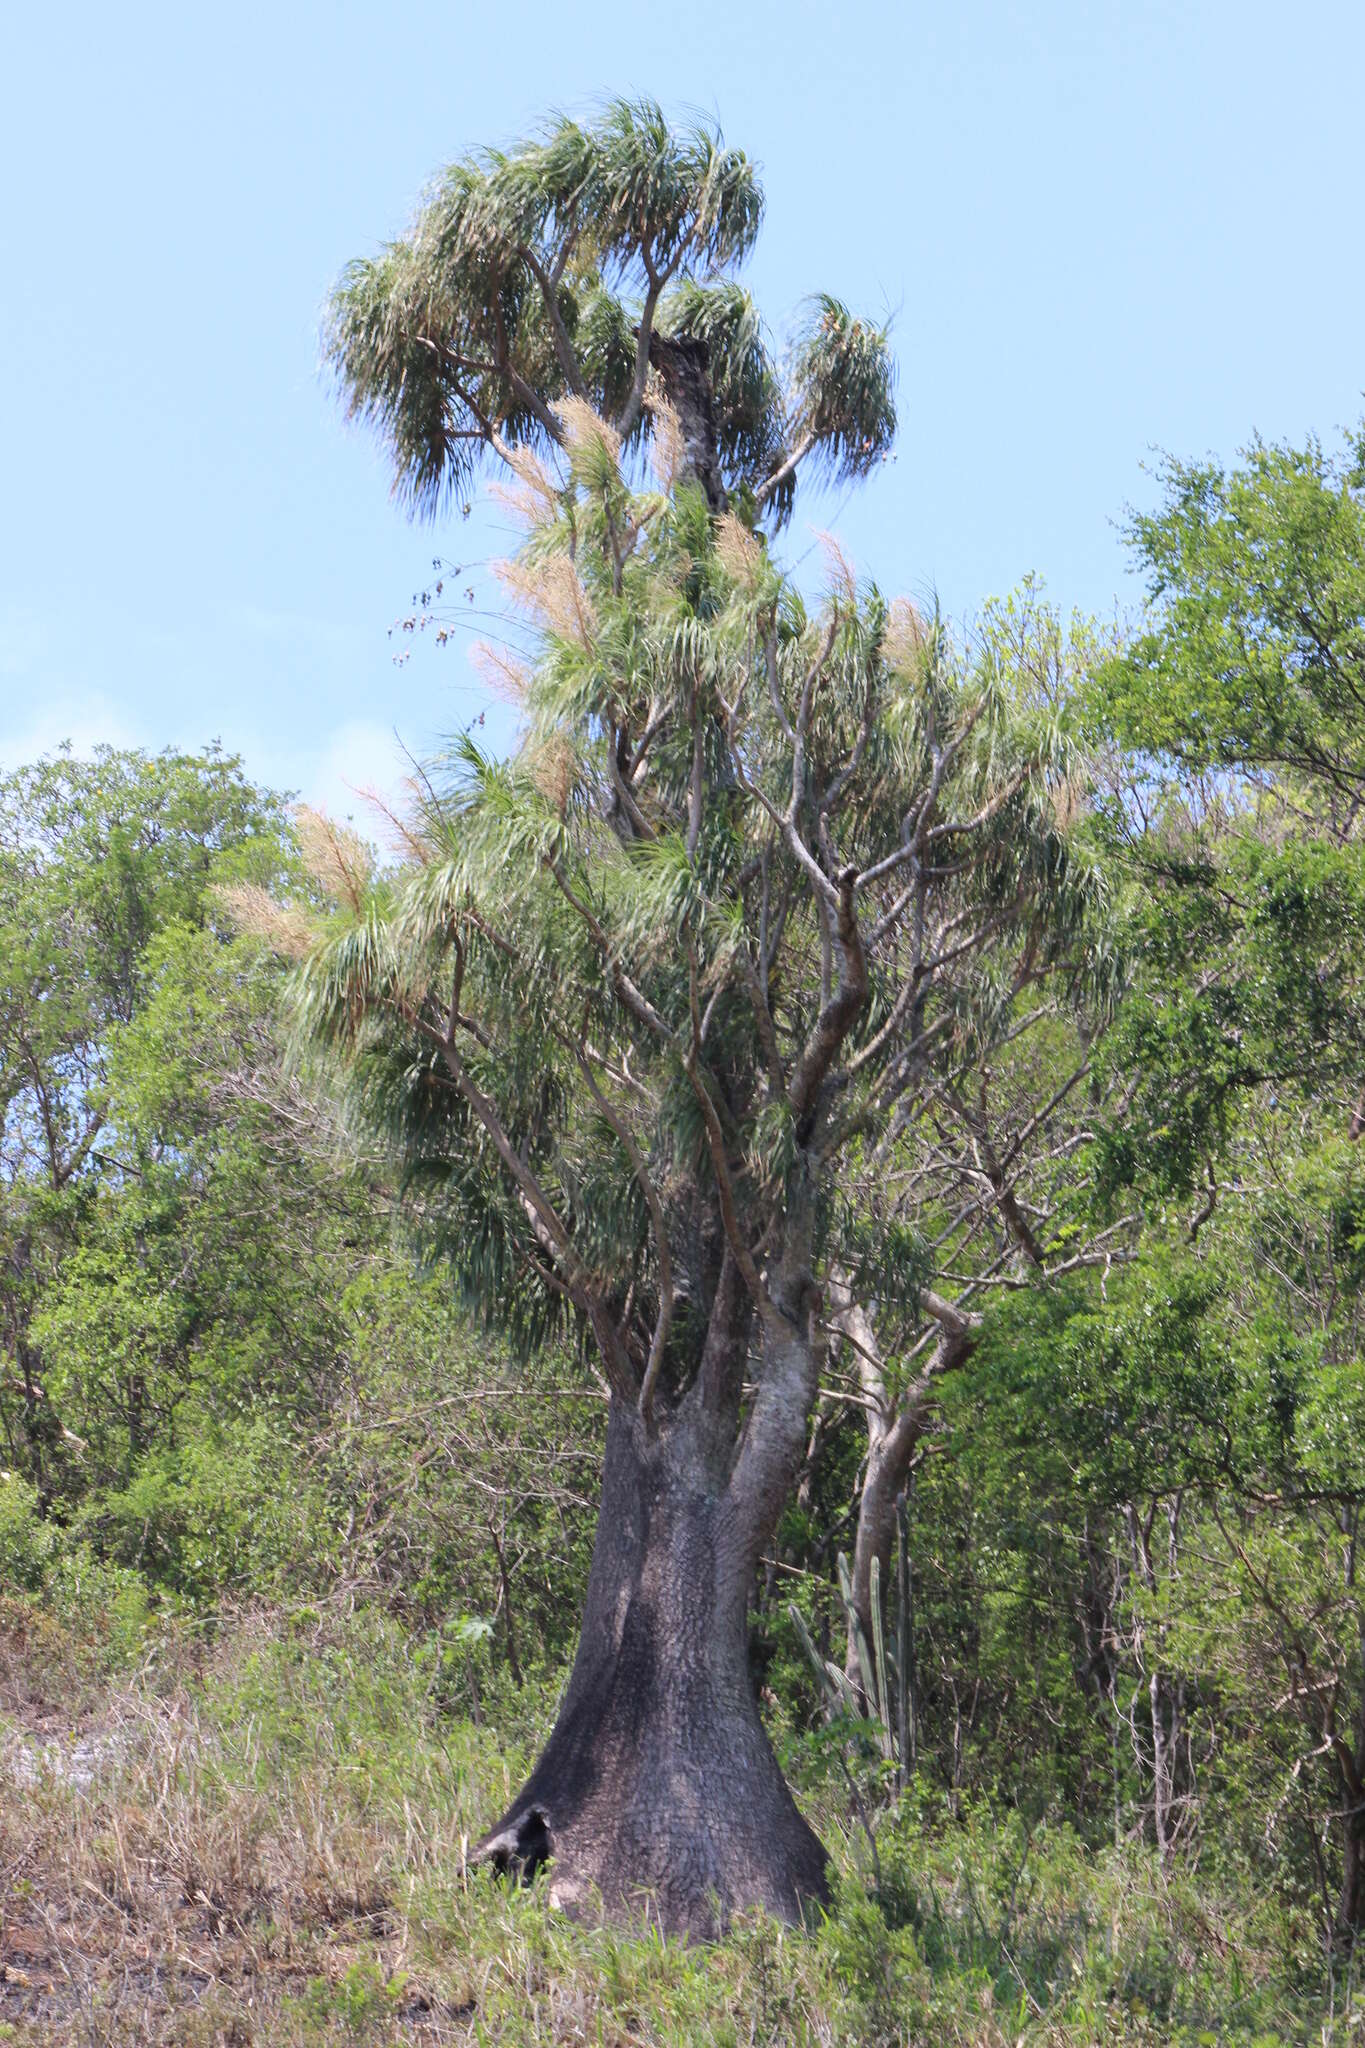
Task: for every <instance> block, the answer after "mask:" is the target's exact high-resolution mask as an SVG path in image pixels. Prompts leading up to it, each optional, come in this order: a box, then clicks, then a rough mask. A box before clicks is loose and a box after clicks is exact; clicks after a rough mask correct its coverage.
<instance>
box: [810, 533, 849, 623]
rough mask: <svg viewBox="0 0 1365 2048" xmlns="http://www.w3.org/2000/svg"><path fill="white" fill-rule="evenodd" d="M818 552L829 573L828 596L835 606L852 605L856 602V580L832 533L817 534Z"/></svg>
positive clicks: (846, 557)
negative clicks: (822, 557)
mask: <svg viewBox="0 0 1365 2048" xmlns="http://www.w3.org/2000/svg"><path fill="white" fill-rule="evenodd" d="M815 538H816V539H817V540H818V541H819V543H820V552H821V554H822V555H823V556H824V558H825V568H826V570H827V571H828V573H829V594H830V596H831V597H832V598H833V599H834V602H835V603H836V604H846V605H854V604H856V603H857V600H858V578H857V575H856V573H855V571H854V568H853V564H852V562H850V560H849V559H848V556H847V555H846V554H845V553H844V551H843V549H842V548H841V547H840V545H839V543H838V541H837V540H836V539H835V538H834V535H833V534H832V533H824V532H818V531H817V533H816V536H815Z"/></svg>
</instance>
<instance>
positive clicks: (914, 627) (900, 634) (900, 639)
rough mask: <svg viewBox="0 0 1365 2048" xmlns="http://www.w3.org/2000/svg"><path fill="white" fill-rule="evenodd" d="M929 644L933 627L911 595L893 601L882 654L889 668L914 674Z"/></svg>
mask: <svg viewBox="0 0 1365 2048" xmlns="http://www.w3.org/2000/svg"><path fill="white" fill-rule="evenodd" d="M928 646H929V630H928V628H927V626H926V625H925V623H924V620H923V618H922V617H921V615H920V613H919V612H918V611H917V610H916V608H915V606H914V605H913V604H911V602H910V600H909V598H908V597H898V598H897V599H896V600H895V602H894V603H893V604H892V606H891V609H890V613H889V615H888V617H887V621H886V632H885V635H884V636H883V639H882V653H883V656H884V657H885V660H886V665H887V667H888V668H891V669H894V670H895V671H896V673H897V674H898V675H914V674H915V673H916V672H917V670H918V669H919V666H920V663H921V662H922V661H923V660H924V656H925V654H926V652H927V650H928Z"/></svg>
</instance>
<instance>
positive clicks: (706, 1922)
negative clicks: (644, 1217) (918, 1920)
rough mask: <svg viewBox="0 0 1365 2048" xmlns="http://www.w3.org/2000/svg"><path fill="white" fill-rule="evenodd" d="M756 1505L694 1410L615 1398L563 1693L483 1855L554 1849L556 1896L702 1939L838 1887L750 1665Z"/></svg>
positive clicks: (522, 1856)
mask: <svg viewBox="0 0 1365 2048" xmlns="http://www.w3.org/2000/svg"><path fill="white" fill-rule="evenodd" d="M745 1505H746V1504H745V1503H744V1502H742V1501H741V1502H739V1503H738V1504H737V1503H736V1501H735V1499H734V1497H733V1488H732V1487H730V1486H727V1484H726V1483H725V1481H724V1478H723V1475H719V1474H717V1472H716V1471H715V1468H714V1461H713V1460H712V1459H710V1458H708V1456H707V1454H706V1450H705V1448H704V1434H703V1432H701V1431H700V1430H699V1429H698V1428H697V1427H696V1426H695V1423H694V1422H693V1421H690V1420H677V1419H675V1420H674V1421H673V1422H672V1423H669V1424H665V1425H664V1427H663V1429H662V1430H661V1431H660V1433H659V1434H657V1435H654V1436H651V1435H648V1434H647V1433H646V1431H645V1429H644V1426H643V1425H642V1423H641V1421H640V1419H639V1416H638V1415H637V1414H636V1413H635V1411H634V1410H633V1409H631V1408H629V1407H628V1406H627V1405H626V1404H625V1403H624V1402H620V1401H617V1402H613V1404H612V1410H611V1417H610V1422H609V1426H608V1432H607V1449H606V1458H605V1462H604V1469H603V1479H602V1502H601V1508H600V1511H599V1514H598V1522H597V1540H596V1547H595V1549H594V1552H593V1563H592V1572H591V1576H590V1578H589V1582H588V1594H587V1601H586V1605H585V1609H584V1615H583V1632H582V1636H581V1639H580V1641H579V1646H578V1654H577V1656H576V1658H575V1660H574V1666H573V1671H572V1674H571V1676H570V1679H569V1684H568V1688H567V1691H566V1692H565V1695H564V1701H563V1705H562V1706H561V1709H560V1713H559V1718H558V1720H557V1721H556V1723H555V1726H554V1729H553V1732H552V1733H551V1735H550V1739H549V1741H548V1743H547V1744H546V1746H545V1750H544V1752H543V1754H542V1756H541V1758H540V1761H539V1762H538V1763H537V1765H536V1767H535V1770H534V1771H533V1772H532V1774H531V1777H530V1779H529V1780H528V1782H527V1784H526V1786H525V1788H524V1790H523V1791H522V1793H521V1794H520V1796H519V1798H518V1799H517V1800H516V1801H515V1802H514V1804H513V1805H512V1806H511V1808H510V1809H509V1810H508V1812H507V1814H506V1815H505V1816H504V1818H503V1819H502V1820H501V1821H500V1822H499V1824H498V1826H497V1827H496V1828H494V1829H493V1830H492V1832H491V1833H490V1834H489V1835H488V1836H486V1837H485V1839H484V1841H483V1842H482V1843H481V1844H480V1845H479V1850H478V1851H477V1852H476V1853H478V1854H479V1855H480V1856H482V1857H483V1858H486V1859H489V1860H492V1861H493V1862H494V1863H496V1864H497V1865H498V1866H499V1867H501V1868H504V1869H507V1868H511V1869H515V1870H519V1871H521V1872H522V1873H526V1872H529V1871H531V1870H534V1869H535V1868H536V1867H537V1866H538V1865H539V1864H540V1863H542V1862H544V1861H546V1860H547V1859H548V1860H549V1861H550V1864H551V1877H550V1890H551V1898H552V1899H553V1900H554V1902H555V1903H556V1904H558V1905H561V1906H564V1907H566V1908H568V1909H569V1910H571V1911H575V1912H578V1913H583V1914H591V1913H594V1912H596V1911H597V1910H598V1909H599V1907H600V1908H601V1909H605V1910H606V1911H607V1912H612V1911H617V1912H619V1911H622V1910H625V1911H628V1912H629V1911H632V1910H643V1911H645V1912H647V1913H649V1914H650V1915H651V1916H655V1917H657V1918H658V1920H659V1921H660V1922H661V1923H662V1924H663V1926H664V1927H665V1928H666V1929H667V1930H669V1931H670V1932H674V1933H686V1934H695V1935H707V1934H711V1933H713V1932H715V1931H716V1930H717V1929H718V1927H720V1926H723V1925H724V1923H725V1921H726V1918H727V1917H728V1915H729V1914H730V1913H731V1912H732V1911H734V1910H736V1909H740V1908H743V1907H746V1906H762V1907H764V1908H766V1910H767V1911H768V1912H770V1913H773V1914H775V1915H777V1916H778V1917H779V1918H781V1919H784V1920H795V1919H796V1918H797V1917H798V1916H799V1915H800V1913H801V1911H802V1908H803V1906H804V1905H805V1904H806V1903H807V1902H808V1901H810V1900H812V1899H819V1898H822V1897H823V1896H824V1895H825V1874H824V1873H825V1853H824V1850H823V1849H822V1848H821V1846H820V1843H819V1841H818V1840H817V1839H816V1837H815V1835H814V1834H813V1833H812V1831H811V1829H810V1828H809V1827H808V1826H807V1824H806V1822H805V1821H804V1820H803V1819H802V1817H801V1815H800V1814H799V1813H798V1812H797V1809H796V1806H795V1804H794V1802H793V1800H792V1796H791V1794H790V1792H789V1791H788V1790H787V1787H786V1784H785V1783H784V1781H783V1778H782V1774H781V1772H780V1770H779V1769H778V1765H777V1760H776V1758H775V1757H774V1755H773V1752H772V1747H771V1745H770V1743H769V1741H768V1738H767V1736H766V1734H765V1733H764V1730H763V1725H762V1722H761V1721H760V1719H759V1716H758V1707H757V1702H756V1700H755V1697H754V1689H753V1684H752V1681H751V1679H750V1675H749V1661H748V1638H747V1605H748V1594H749V1588H750V1584H751V1581H752V1574H753V1562H754V1558H755V1555H756V1549H757V1545H756V1543H755V1525H754V1521H753V1518H752V1515H746V1514H745V1513H744V1512H743V1510H744V1509H745ZM759 1512H760V1514H762V1513H763V1512H764V1511H763V1510H760V1511H759ZM762 1533H763V1534H766V1532H762ZM761 1540H762V1536H760V1541H761Z"/></svg>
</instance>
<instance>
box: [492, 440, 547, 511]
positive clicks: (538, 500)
mask: <svg viewBox="0 0 1365 2048" xmlns="http://www.w3.org/2000/svg"><path fill="white" fill-rule="evenodd" d="M507 460H508V463H509V465H510V467H511V469H512V471H513V472H514V474H515V476H516V478H517V481H516V483H514V484H507V483H492V484H490V485H489V487H488V488H489V491H490V493H491V495H492V496H493V497H494V498H496V499H497V501H498V503H499V504H500V505H504V506H506V508H507V510H508V511H509V512H510V513H511V514H512V515H513V517H514V518H515V519H517V520H519V521H520V523H521V524H522V525H523V526H525V527H528V528H533V527H536V526H542V525H544V524H545V523H546V522H547V521H549V520H553V519H554V518H556V517H557V515H558V512H559V500H560V493H561V486H560V485H559V483H558V481H557V480H556V478H555V477H554V475H553V474H552V473H551V471H550V470H548V469H547V468H546V466H545V464H544V463H543V462H542V461H541V459H540V457H539V456H538V455H535V454H533V453H532V451H531V450H530V449H529V448H513V449H511V450H510V451H509V453H508V457H507Z"/></svg>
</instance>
